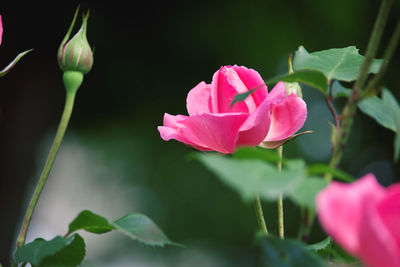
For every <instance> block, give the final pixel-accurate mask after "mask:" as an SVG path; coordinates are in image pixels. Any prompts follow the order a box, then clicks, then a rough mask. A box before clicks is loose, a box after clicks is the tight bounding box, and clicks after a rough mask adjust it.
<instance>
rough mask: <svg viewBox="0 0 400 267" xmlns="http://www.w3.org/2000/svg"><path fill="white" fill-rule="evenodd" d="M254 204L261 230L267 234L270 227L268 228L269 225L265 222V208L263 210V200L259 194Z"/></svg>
mask: <svg viewBox="0 0 400 267" xmlns="http://www.w3.org/2000/svg"><path fill="white" fill-rule="evenodd" d="M254 205H255V209H256V216H257V222H258V228H259V229H260V231H261V232H262V233H263V234H264V235H266V236H267V235H268V229H267V225H266V223H265V219H264V213H263V210H262V206H261V200H260V197H259V196H257V197H256V200H255V201H254Z"/></svg>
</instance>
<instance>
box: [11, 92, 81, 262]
mask: <svg viewBox="0 0 400 267" xmlns="http://www.w3.org/2000/svg"><path fill="white" fill-rule="evenodd" d="M75 92H76V91H75V90H69V91H68V90H67V95H66V100H65V107H64V112H63V114H62V117H61V121H60V124H59V126H58V130H57V133H56V136H55V138H54V142H53V145H52V146H51V149H50V153H49V155H48V157H47V160H46V164H45V165H44V168H43V171H42V174H41V176H40V178H39V182H38V183H37V185H36V188H35V191H34V193H33V196H32V199H31V201H30V202H29V206H28V209H27V210H26V213H25V217H24V221H23V224H22V227H21V232H20V234H19V236H18V239H17V248H20V247H21V246H23V245H24V243H25V239H26V234H27V232H28V227H29V223H30V221H31V218H32V214H33V211H34V209H35V207H36V204H37V202H38V200H39V196H40V193H41V192H42V190H43V187H44V185H45V184H46V180H47V178H48V176H49V173H50V170H51V167H52V166H53V163H54V159H55V158H56V155H57V152H58V149H59V147H60V145H61V142H62V140H63V137H64V133H65V130H66V129H67V126H68V122H69V118H70V117H71V113H72V109H73V106H74V99H75ZM13 266H17V265H16V264H15V262H14V264H13Z"/></svg>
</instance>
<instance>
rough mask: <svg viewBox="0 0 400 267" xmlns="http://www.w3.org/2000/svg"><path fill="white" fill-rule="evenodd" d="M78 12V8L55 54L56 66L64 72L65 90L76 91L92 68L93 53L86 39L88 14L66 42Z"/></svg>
mask: <svg viewBox="0 0 400 267" xmlns="http://www.w3.org/2000/svg"><path fill="white" fill-rule="evenodd" d="M78 11H79V7H78V9H77V10H76V12H75V15H74V18H73V20H72V23H71V26H70V27H69V29H68V32H67V34H66V35H65V37H64V40H63V41H62V42H61V45H60V48H59V49H58V54H57V58H58V64H59V65H60V68H61V70H62V71H63V72H64V75H63V79H64V84H65V87H66V88H67V90H70V89H71V90H77V89H78V88H79V86H80V85H81V83H82V81H83V75H84V74H86V73H88V72H89V71H90V70H91V69H92V66H93V52H92V49H91V48H90V46H89V43H88V40H87V38H86V29H87V20H88V18H89V12H87V13H86V15H84V16H83V19H82V25H81V28H80V29H79V31H78V32H77V33H76V34H75V35H74V36H73V37H72V38H71V40H69V41H68V39H69V36H70V34H71V31H72V29H73V27H74V25H75V21H76V17H77V14H78Z"/></svg>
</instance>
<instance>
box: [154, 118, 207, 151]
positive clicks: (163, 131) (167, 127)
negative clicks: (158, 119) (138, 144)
mask: <svg viewBox="0 0 400 267" xmlns="http://www.w3.org/2000/svg"><path fill="white" fill-rule="evenodd" d="M187 118H189V117H187V116H183V115H177V116H173V115H170V114H168V113H165V114H164V126H158V127H157V129H158V131H159V132H160V136H161V138H162V139H164V140H165V141H168V140H171V139H175V140H177V141H179V142H182V143H184V144H187V145H190V146H193V147H195V148H197V149H199V150H206V151H209V150H210V149H209V148H207V147H202V146H198V145H196V144H194V143H193V142H191V141H190V140H188V139H186V138H185V137H184V136H183V135H182V134H181V132H182V130H181V129H182V128H183V127H184V125H183V124H181V123H180V122H181V121H183V120H185V119H187Z"/></svg>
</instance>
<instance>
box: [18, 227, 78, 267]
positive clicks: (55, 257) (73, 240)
mask: <svg viewBox="0 0 400 267" xmlns="http://www.w3.org/2000/svg"><path fill="white" fill-rule="evenodd" d="M84 256H85V242H84V241H83V239H82V237H81V236H80V235H79V234H74V235H73V236H70V237H68V238H63V237H61V236H57V237H55V238H54V239H52V240H50V241H46V240H44V239H42V238H38V239H35V240H34V241H33V242H31V243H28V244H25V245H24V246H22V247H20V248H19V249H18V250H17V251H16V253H15V259H16V260H18V261H20V262H29V263H31V264H32V265H33V266H37V267H47V266H49V267H50V266H63V267H75V266H78V265H79V263H81V261H82V260H83V258H84Z"/></svg>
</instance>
